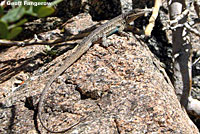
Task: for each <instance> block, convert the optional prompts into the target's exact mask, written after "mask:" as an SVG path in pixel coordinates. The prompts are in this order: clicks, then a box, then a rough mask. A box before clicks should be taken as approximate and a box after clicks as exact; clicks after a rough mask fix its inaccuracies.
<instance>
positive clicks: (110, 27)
mask: <svg viewBox="0 0 200 134" xmlns="http://www.w3.org/2000/svg"><path fill="white" fill-rule="evenodd" d="M151 11H152V9H134V10H131V11H129V12H127V13H124V14H121V15H119V16H117V17H115V18H113V19H111V20H109V21H108V22H107V23H105V24H103V25H101V26H100V27H98V28H97V29H95V30H94V31H93V32H91V33H90V34H89V35H88V36H87V37H85V38H83V40H82V42H81V43H80V44H79V46H78V47H77V50H76V51H75V52H74V53H72V55H71V56H69V57H68V58H66V59H65V61H64V64H63V65H62V66H61V67H60V69H59V70H57V71H56V73H55V74H54V75H53V76H52V77H51V78H50V80H49V81H48V83H47V84H46V86H45V88H44V89H43V91H42V94H41V96H40V100H39V105H38V118H39V120H40V122H41V124H42V126H43V127H44V128H45V129H46V130H47V131H49V132H51V133H62V132H66V131H68V130H70V129H71V128H72V127H74V126H76V125H77V124H79V123H80V122H82V121H83V120H85V118H83V119H81V120H80V121H79V122H77V123H75V124H74V125H72V126H70V127H69V128H66V129H65V130H62V131H53V130H51V129H49V128H48V127H47V126H46V125H45V124H44V122H43V120H42V118H41V116H42V105H43V102H44V98H45V94H46V93H47V90H48V89H49V88H50V86H51V84H52V82H53V81H54V80H55V79H56V78H57V77H58V76H59V75H61V74H62V73H63V72H64V71H65V70H66V69H68V68H69V67H70V66H71V65H72V64H73V63H74V62H76V61H77V60H78V59H79V58H80V57H81V56H82V55H83V54H84V53H85V52H86V51H87V50H88V49H89V48H90V47H91V46H92V43H93V42H96V41H97V40H99V39H101V38H104V37H106V36H109V35H111V34H113V33H114V32H121V31H122V30H124V29H125V28H126V26H127V25H128V24H129V23H130V22H132V21H134V20H135V19H137V18H138V17H140V16H142V15H144V14H145V13H149V12H151Z"/></svg>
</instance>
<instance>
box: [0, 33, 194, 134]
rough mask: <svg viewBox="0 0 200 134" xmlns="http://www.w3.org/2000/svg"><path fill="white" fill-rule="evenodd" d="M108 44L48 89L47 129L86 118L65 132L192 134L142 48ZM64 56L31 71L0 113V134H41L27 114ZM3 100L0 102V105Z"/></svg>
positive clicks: (134, 43) (128, 42) (133, 42)
mask: <svg viewBox="0 0 200 134" xmlns="http://www.w3.org/2000/svg"><path fill="white" fill-rule="evenodd" d="M108 41H110V42H111V43H112V45H111V46H109V47H108V48H104V47H101V46H100V45H99V44H94V46H93V47H92V48H91V49H90V50H89V51H88V52H87V53H86V54H85V55H83V56H82V57H81V58H80V59H79V60H78V62H76V63H75V64H74V65H72V66H71V67H70V68H69V69H68V70H67V71H65V73H64V74H63V75H61V76H59V78H57V79H56V81H55V82H54V83H53V84H52V86H51V87H52V89H51V90H50V91H49V92H48V95H47V97H46V99H45V103H44V104H45V105H44V113H43V118H44V120H46V121H47V122H48V126H49V127H50V128H53V129H55V130H58V129H59V130H60V129H63V128H66V127H67V126H70V125H72V124H73V123H75V122H76V121H78V120H79V118H80V117H81V116H88V115H89V117H88V118H87V119H86V121H85V122H82V123H80V124H79V125H77V126H76V127H74V128H73V129H71V130H70V131H69V132H68V133H85V134H88V133H91V134H92V133H102V134H107V133H134V134H137V133H138V134H140V133H149V134H150V133H170V134H171V133H174V134H175V133H176V134H178V133H183V134H185V133H190V134H197V133H198V130H197V129H196V128H195V127H194V126H193V123H191V122H190V120H189V118H188V117H187V114H186V113H184V112H183V111H182V110H181V107H180V104H179V102H178V100H177V99H176V96H175V93H174V90H173V88H172V87H171V86H170V85H169V84H168V83H167V82H166V80H165V78H164V77H163V75H162V73H161V72H160V71H159V69H158V68H156V67H155V66H154V64H153V60H156V59H155V58H154V57H153V55H152V54H151V52H150V51H149V49H148V48H147V46H146V45H145V44H143V43H142V42H140V41H138V40H137V39H136V38H135V37H134V36H131V35H130V37H129V38H127V37H120V36H118V35H112V36H110V37H109V38H108ZM73 51H74V50H73ZM69 54H71V51H69V52H68V53H65V54H64V55H62V56H59V57H57V58H56V59H55V60H53V61H52V62H51V63H49V64H46V66H42V67H41V68H39V69H38V70H36V71H35V72H34V73H33V76H34V80H33V78H32V80H31V81H30V82H29V84H27V86H26V88H22V89H21V90H18V91H15V92H14V95H13V97H11V98H12V101H14V102H15V103H13V104H15V105H14V106H12V107H9V108H5V109H0V110H1V111H0V112H1V115H2V118H1V119H0V120H1V122H2V123H3V125H2V126H1V127H0V131H1V132H4V131H5V132H8V131H12V132H13V133H28V132H29V133H30V132H36V130H37V127H36V126H37V125H38V128H39V130H40V131H41V132H42V133H46V131H45V130H44V129H43V128H42V127H41V125H40V124H39V123H38V122H37V121H36V116H35V114H34V113H36V111H34V110H33V109H35V108H36V103H37V101H38V98H39V95H40V93H41V91H42V89H43V87H44V85H45V84H46V82H47V80H48V79H49V78H50V76H51V75H53V73H54V72H55V70H57V69H58V68H59V66H60V65H62V61H63V60H64V59H65V58H66V56H68V55H69ZM4 86H5V85H3V84H2V85H1V88H4V89H6V87H4ZM6 99H8V97H7V98H6V97H5V98H1V100H2V101H1V102H2V105H3V104H5V103H6V101H5V100H6ZM7 101H8V100H7ZM5 110H6V111H5ZM11 121H12V124H9V123H10V122H11ZM34 123H35V124H34ZM62 123H64V124H62ZM36 124H37V125H36ZM35 125H36V126H35ZM6 130H7V131H6Z"/></svg>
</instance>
